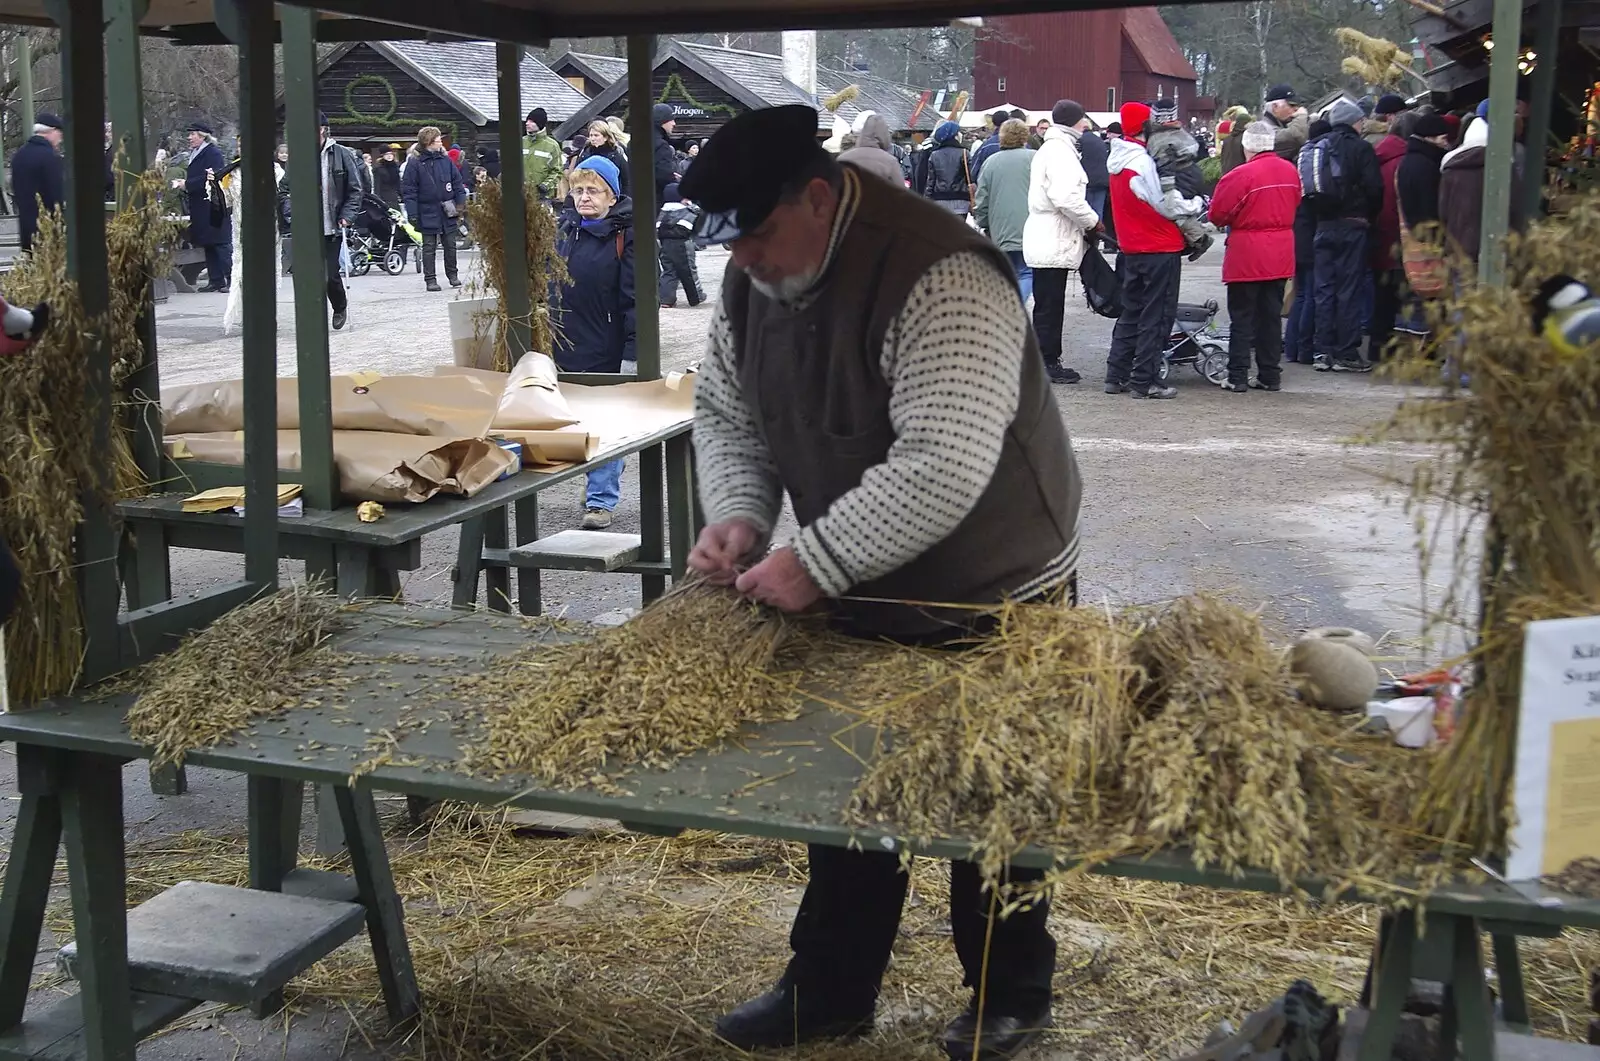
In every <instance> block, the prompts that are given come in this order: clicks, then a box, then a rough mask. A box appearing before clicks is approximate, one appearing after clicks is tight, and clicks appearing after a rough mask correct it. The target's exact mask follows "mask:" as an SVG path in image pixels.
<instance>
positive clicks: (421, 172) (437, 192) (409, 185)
mask: <svg viewBox="0 0 1600 1061" xmlns="http://www.w3.org/2000/svg"><path fill="white" fill-rule="evenodd" d="M442 135H443V134H442V132H441V131H440V130H439V128H438V127H437V126H433V125H428V126H424V127H423V128H422V129H421V130H419V131H418V132H417V157H416V158H415V159H414V160H413V161H412V163H411V165H409V166H407V167H406V172H405V177H404V180H403V182H402V183H403V189H402V194H403V196H404V198H405V202H406V217H408V218H410V219H411V223H412V224H413V225H416V226H417V228H418V229H420V230H421V232H422V275H423V278H424V279H425V281H426V282H427V286H428V290H429V291H439V290H441V288H440V287H439V275H438V273H437V272H435V269H436V266H435V264H434V263H435V262H436V261H437V258H436V257H435V256H434V253H433V250H434V248H435V247H436V246H438V245H439V244H441V243H442V244H443V245H444V275H445V278H446V279H447V280H449V281H450V286H451V287H460V286H461V278H460V276H459V275H458V274H457V272H456V229H457V228H458V227H460V219H461V213H462V210H463V209H465V207H466V205H467V188H466V182H465V181H463V180H462V179H461V170H459V169H458V168H456V164H455V163H454V162H451V161H450V156H449V155H447V154H445V150H444V145H443V144H442V143H441V142H440V137H441V136H442Z"/></svg>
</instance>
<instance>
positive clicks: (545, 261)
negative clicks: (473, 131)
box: [466, 180, 568, 372]
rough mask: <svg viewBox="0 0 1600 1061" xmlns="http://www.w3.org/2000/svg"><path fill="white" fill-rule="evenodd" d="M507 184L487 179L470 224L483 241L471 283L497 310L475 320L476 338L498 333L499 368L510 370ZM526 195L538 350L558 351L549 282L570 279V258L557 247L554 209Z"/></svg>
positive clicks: (471, 206) (471, 205) (470, 210)
mask: <svg viewBox="0 0 1600 1061" xmlns="http://www.w3.org/2000/svg"><path fill="white" fill-rule="evenodd" d="M503 194H504V189H503V188H502V187H501V184H500V182H499V181H497V180H491V181H484V182H483V183H482V184H480V185H479V186H478V194H477V195H475V196H473V197H472V198H471V199H470V200H468V201H467V210H466V218H467V225H468V227H469V228H470V229H471V230H472V238H473V239H474V240H476V241H477V243H478V258H479V261H480V262H481V263H482V266H481V268H482V272H481V273H479V274H477V275H476V276H475V277H474V279H473V280H472V282H471V284H470V285H469V287H468V292H469V294H470V295H471V296H472V297H488V296H491V295H492V296H493V297H494V298H495V300H496V301H495V310H494V312H493V313H492V314H491V313H482V314H479V316H478V318H477V320H476V321H475V322H474V333H475V335H474V337H475V338H476V339H478V340H479V341H480V342H481V341H482V340H484V339H486V338H488V336H489V334H490V332H491V331H492V332H493V334H494V338H495V341H494V365H493V367H494V369H495V370H496V371H498V372H509V371H511V362H512V357H511V349H510V347H509V346H508V345H507V337H508V336H509V335H510V329H509V325H510V323H511V317H510V314H509V313H508V312H507V310H506V296H505V290H506V283H505V281H506V248H505V227H506V226H505V204H504V203H503V202H502V200H501V197H502V195H503ZM522 194H523V195H524V198H525V199H526V211H525V214H526V217H527V222H526V227H525V233H526V239H527V248H528V301H529V304H530V305H531V307H532V310H533V312H532V315H531V319H530V324H531V326H532V343H533V349H535V350H538V351H540V352H541V353H553V352H554V350H555V333H556V330H557V329H556V326H555V325H554V323H553V322H552V321H551V319H550V285H551V284H563V283H566V282H567V281H568V276H567V263H566V262H565V261H563V260H562V258H561V254H560V253H559V252H558V251H557V249H556V218H555V214H553V213H552V212H551V211H550V209H549V208H548V207H547V206H546V205H545V204H544V203H542V202H540V201H539V200H538V199H537V198H535V197H532V196H528V195H527V190H526V189H525V188H524V189H523V192H522Z"/></svg>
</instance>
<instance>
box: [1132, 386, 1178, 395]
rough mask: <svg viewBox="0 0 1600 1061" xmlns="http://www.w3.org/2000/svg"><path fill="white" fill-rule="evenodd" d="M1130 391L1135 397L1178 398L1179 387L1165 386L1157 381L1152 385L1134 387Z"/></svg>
mask: <svg viewBox="0 0 1600 1061" xmlns="http://www.w3.org/2000/svg"><path fill="white" fill-rule="evenodd" d="M1128 393H1129V394H1131V395H1133V396H1134V397H1135V398H1176V397H1177V396H1178V388H1176V387H1163V386H1162V385H1161V384H1159V383H1157V384H1155V385H1154V386H1152V387H1143V388H1140V387H1134V388H1133V389H1132V390H1130V391H1129V392H1128Z"/></svg>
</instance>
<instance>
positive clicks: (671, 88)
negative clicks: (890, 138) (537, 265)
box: [552, 41, 939, 139]
mask: <svg viewBox="0 0 1600 1061" xmlns="http://www.w3.org/2000/svg"><path fill="white" fill-rule="evenodd" d="M620 62H621V60H616V59H611V60H609V61H608V60H607V57H605V56H585V55H574V54H573V53H570V52H569V53H567V54H566V55H563V56H561V57H560V58H558V59H556V61H555V64H554V68H555V71H556V73H557V74H560V75H561V76H563V77H565V78H567V79H568V82H569V83H570V84H574V85H575V84H576V81H575V80H574V79H580V78H581V79H583V80H584V82H585V83H586V84H592V83H594V82H593V81H592V80H591V79H592V78H604V77H607V76H610V75H612V74H614V73H616V71H617V69H618V68H617V67H613V66H611V65H610V64H613V63H620ZM795 77H799V78H805V77H814V78H815V79H816V86H815V91H814V92H813V91H809V90H808V89H807V88H806V87H802V86H801V85H800V84H799V83H798V82H797V81H796V80H795V79H794V78H795ZM650 85H651V91H652V92H653V93H654V95H655V98H656V100H657V101H658V102H661V103H667V104H670V105H671V106H672V110H673V114H674V116H675V117H676V119H677V122H678V125H677V131H676V133H675V136H676V137H681V138H685V139H701V138H703V137H707V136H710V135H711V134H712V133H714V132H716V131H717V129H719V128H720V127H721V126H722V124H723V123H724V122H726V121H727V120H728V119H729V118H732V117H734V116H735V115H737V114H741V113H743V112H744V111H747V110H755V109H759V108H762V107H778V106H782V105H784V104H788V103H804V104H806V105H808V106H817V104H818V102H819V100H821V99H825V98H827V97H828V96H831V95H833V94H834V93H836V92H838V91H840V90H841V89H843V88H845V86H847V85H855V86H856V87H857V89H858V90H859V93H858V95H857V96H856V98H855V99H854V100H852V101H851V102H849V103H846V104H845V105H844V106H842V107H840V109H839V116H840V117H842V118H843V119H844V120H845V121H853V120H854V119H855V117H856V115H857V114H859V113H861V112H862V111H864V110H871V111H876V112H877V113H878V114H881V115H883V117H884V119H885V120H886V121H888V123H889V127H890V129H892V130H893V131H894V132H895V133H897V134H908V133H911V132H913V131H922V132H931V131H932V130H933V126H934V124H935V123H936V122H937V121H938V117H939V116H938V115H937V114H935V113H934V112H933V110H932V109H931V108H930V107H928V106H927V102H926V96H927V94H926V93H922V92H918V91H916V90H914V89H911V88H908V87H906V86H905V85H897V84H895V83H894V82H892V81H885V80H884V79H882V78H877V77H872V76H870V75H867V74H860V73H851V74H846V73H844V72H842V71H837V70H828V69H824V68H813V69H811V70H808V71H806V72H805V73H798V74H797V73H796V72H795V67H794V66H793V64H791V65H790V66H789V67H788V69H787V72H786V68H785V63H784V57H783V56H781V55H771V54H768V53H766V52H749V51H742V50H740V49H737V48H718V47H715V46H713V45H709V44H690V43H688V42H686V41H666V42H664V43H663V44H662V45H661V47H660V48H659V49H658V50H657V52H656V57H655V66H654V73H653V75H652V78H651V83H650ZM627 110H628V83H627V79H626V78H618V79H616V80H614V81H612V82H611V84H610V85H608V86H607V87H605V88H604V89H602V90H600V91H599V92H598V93H597V94H596V95H595V96H594V98H593V99H591V100H589V101H588V102H587V104H586V105H584V106H583V107H582V108H580V109H579V110H578V111H577V112H576V113H575V114H574V115H573V116H572V117H571V118H570V119H569V120H567V121H566V122H565V123H564V124H563V125H562V126H561V128H560V130H558V132H557V135H558V136H559V137H560V138H562V139H568V138H570V137H572V136H573V135H575V134H576V133H578V132H579V131H580V130H582V129H583V128H584V126H586V125H587V124H588V123H589V122H590V121H593V120H594V119H595V118H603V117H606V116H608V115H612V114H618V115H621V114H626V113H627ZM552 116H553V112H552ZM832 125H833V122H832V118H831V116H829V115H827V114H823V113H821V112H819V113H818V116H817V135H818V136H819V137H824V138H825V137H827V136H828V134H829V132H830V131H831V129H832ZM629 132H630V133H632V132H633V130H631V129H630V130H629Z"/></svg>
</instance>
